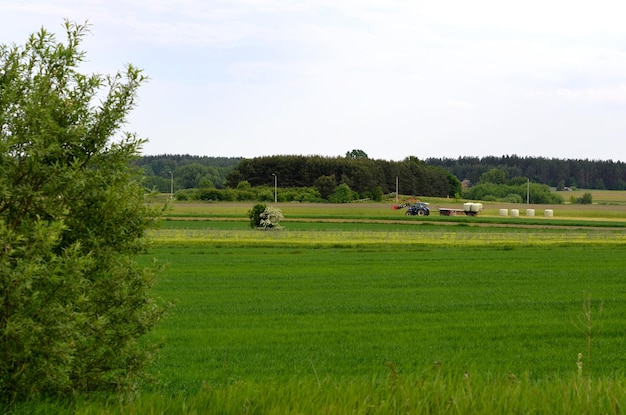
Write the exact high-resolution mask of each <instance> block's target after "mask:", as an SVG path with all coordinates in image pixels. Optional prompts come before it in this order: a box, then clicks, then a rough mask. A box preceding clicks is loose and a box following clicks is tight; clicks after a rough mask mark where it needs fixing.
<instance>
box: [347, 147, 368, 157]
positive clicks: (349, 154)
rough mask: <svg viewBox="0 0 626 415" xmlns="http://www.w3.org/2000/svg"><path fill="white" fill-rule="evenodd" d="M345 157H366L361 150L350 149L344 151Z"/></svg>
mask: <svg viewBox="0 0 626 415" xmlns="http://www.w3.org/2000/svg"><path fill="white" fill-rule="evenodd" d="M346 158H347V159H366V158H368V157H367V153H366V152H365V151H363V150H359V149H356V150H352V151H348V152H347V153H346Z"/></svg>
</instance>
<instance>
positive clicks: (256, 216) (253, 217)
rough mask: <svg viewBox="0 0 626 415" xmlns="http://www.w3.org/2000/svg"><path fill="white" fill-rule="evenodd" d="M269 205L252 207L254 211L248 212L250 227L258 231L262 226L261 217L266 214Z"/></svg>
mask: <svg viewBox="0 0 626 415" xmlns="http://www.w3.org/2000/svg"><path fill="white" fill-rule="evenodd" d="M266 208H267V205H265V204H263V203H257V204H256V205H254V206H252V209H250V210H249V211H248V218H250V227H251V228H253V229H256V228H258V227H260V226H261V219H262V217H261V215H262V214H263V212H265V209H266Z"/></svg>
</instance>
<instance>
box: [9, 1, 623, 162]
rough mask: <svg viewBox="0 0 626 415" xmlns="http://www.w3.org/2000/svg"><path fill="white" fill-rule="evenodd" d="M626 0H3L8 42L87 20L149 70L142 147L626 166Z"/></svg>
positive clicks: (119, 53) (140, 120)
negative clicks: (524, 159) (507, 158)
mask: <svg viewBox="0 0 626 415" xmlns="http://www.w3.org/2000/svg"><path fill="white" fill-rule="evenodd" d="M624 15H626V4H624V3H623V1H617V0H595V1H593V2H591V1H588V0H585V1H579V0H568V1H561V0H541V1H537V0H525V1H516V2H512V1H503V0H494V1H490V0H474V1H467V0H450V1H446V0H438V1H432V0H431V1H422V0H178V1H170V0H21V1H19V2H18V1H9V0H0V43H4V44H12V43H15V44H24V43H25V41H26V40H27V38H28V36H29V34H31V33H33V32H37V31H38V30H39V29H41V28H42V27H44V28H46V29H47V30H48V31H50V32H53V33H56V34H57V39H58V40H64V32H63V22H64V19H69V20H71V21H74V22H77V23H84V22H85V21H88V22H89V24H90V25H91V33H90V34H89V35H88V36H87V37H86V38H85V40H84V43H83V48H84V50H85V51H86V52H87V60H88V61H87V62H86V63H85V65H84V68H81V69H83V70H84V72H85V73H94V72H98V73H109V74H113V73H115V72H117V71H118V70H123V69H124V67H125V65H126V64H129V63H131V64H133V65H134V66H137V67H139V68H142V69H143V70H144V72H145V74H146V75H148V76H149V77H150V81H149V82H148V83H146V84H145V85H143V86H142V87H141V88H140V90H139V99H138V102H137V107H136V108H135V110H134V111H133V112H132V114H131V115H130V117H129V119H128V123H127V125H126V126H125V130H126V131H131V132H135V133H137V135H138V136H140V137H143V138H146V139H148V140H149V141H148V143H147V144H146V145H145V146H144V148H143V154H146V155H158V154H192V155H199V156H212V157H258V156H269V155H322V156H331V157H334V156H344V155H345V154H346V153H347V152H348V151H351V150H353V149H359V150H363V151H364V152H365V153H367V154H368V156H369V157H370V158H375V159H385V160H403V159H404V158H406V157H408V156H415V157H417V158H419V159H422V160H424V159H427V158H430V157H436V158H457V157H466V156H473V157H484V156H502V155H518V156H522V157H547V158H557V159H590V160H614V161H626V24H624V22H623V16H624Z"/></svg>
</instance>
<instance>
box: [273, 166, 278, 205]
mask: <svg viewBox="0 0 626 415" xmlns="http://www.w3.org/2000/svg"><path fill="white" fill-rule="evenodd" d="M272 176H274V203H276V202H278V176H276V173H272Z"/></svg>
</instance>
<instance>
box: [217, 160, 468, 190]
mask: <svg viewBox="0 0 626 415" xmlns="http://www.w3.org/2000/svg"><path fill="white" fill-rule="evenodd" d="M353 151H354V150H353ZM349 154H350V153H349ZM273 174H276V175H277V177H278V185H279V186H280V187H316V188H317V189H318V190H319V192H320V194H321V195H323V197H324V198H330V196H331V194H332V193H333V192H334V191H335V188H336V187H337V186H338V185H341V184H345V185H347V186H348V187H349V188H350V189H351V190H352V191H354V192H356V193H358V195H359V197H360V198H367V197H369V198H373V197H375V195H376V194H378V193H379V192H380V191H382V192H383V193H391V192H395V190H396V178H399V192H400V193H401V194H410V195H427V196H439V197H446V196H454V195H455V194H456V193H459V192H460V191H461V182H460V181H459V180H458V179H457V178H456V177H454V176H453V175H451V174H450V173H448V172H447V171H446V170H444V169H443V168H440V167H435V166H428V165H426V164H425V163H424V162H423V161H420V160H418V159H417V158H415V157H408V158H407V159H405V160H403V161H387V160H374V159H370V158H367V157H352V156H348V157H321V156H264V157H255V158H252V159H244V160H242V161H241V162H240V163H239V164H238V165H237V167H236V169H235V170H233V171H232V172H231V173H230V174H229V175H228V178H227V183H228V186H230V187H233V188H234V187H236V186H237V184H238V183H239V181H242V180H247V181H248V182H249V183H250V184H251V185H252V186H263V185H266V186H270V185H272V184H273V182H274V177H273Z"/></svg>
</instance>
